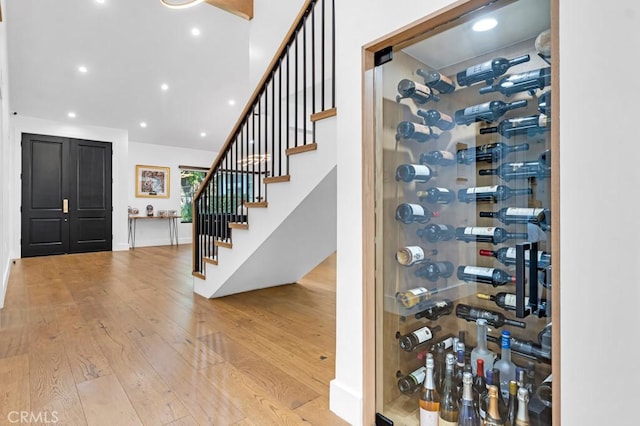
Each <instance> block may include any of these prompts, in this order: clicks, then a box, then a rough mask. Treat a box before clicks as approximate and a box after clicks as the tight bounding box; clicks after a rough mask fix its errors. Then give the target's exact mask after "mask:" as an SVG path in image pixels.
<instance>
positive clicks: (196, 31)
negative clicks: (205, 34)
mask: <svg viewBox="0 0 640 426" xmlns="http://www.w3.org/2000/svg"><path fill="white" fill-rule="evenodd" d="M191 35H192V36H194V37H197V36H199V35H200V28H191Z"/></svg>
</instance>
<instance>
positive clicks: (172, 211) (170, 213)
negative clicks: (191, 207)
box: [169, 210, 178, 216]
mask: <svg viewBox="0 0 640 426" xmlns="http://www.w3.org/2000/svg"><path fill="white" fill-rule="evenodd" d="M169 216H178V210H169Z"/></svg>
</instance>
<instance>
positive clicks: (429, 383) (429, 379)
mask: <svg viewBox="0 0 640 426" xmlns="http://www.w3.org/2000/svg"><path fill="white" fill-rule="evenodd" d="M424 387H425V388H427V389H435V388H436V387H435V382H434V380H433V367H427V376H426V377H425V379H424Z"/></svg>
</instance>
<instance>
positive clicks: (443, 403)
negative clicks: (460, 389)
mask: <svg viewBox="0 0 640 426" xmlns="http://www.w3.org/2000/svg"><path fill="white" fill-rule="evenodd" d="M450 355H452V354H450ZM462 358H463V360H464V352H463V353H462ZM453 372H454V366H453V356H452V357H449V356H448V355H447V364H446V369H445V375H444V385H443V387H442V398H441V399H440V415H439V417H440V419H439V420H438V425H446V426H452V425H456V424H457V422H458V398H457V396H456V393H455V388H454V379H453Z"/></svg>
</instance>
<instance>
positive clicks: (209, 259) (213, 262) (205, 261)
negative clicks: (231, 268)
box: [202, 257, 218, 265]
mask: <svg viewBox="0 0 640 426" xmlns="http://www.w3.org/2000/svg"><path fill="white" fill-rule="evenodd" d="M202 261H203V262H204V263H209V264H211V265H217V264H218V260H217V259H212V258H210V257H203V258H202Z"/></svg>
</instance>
